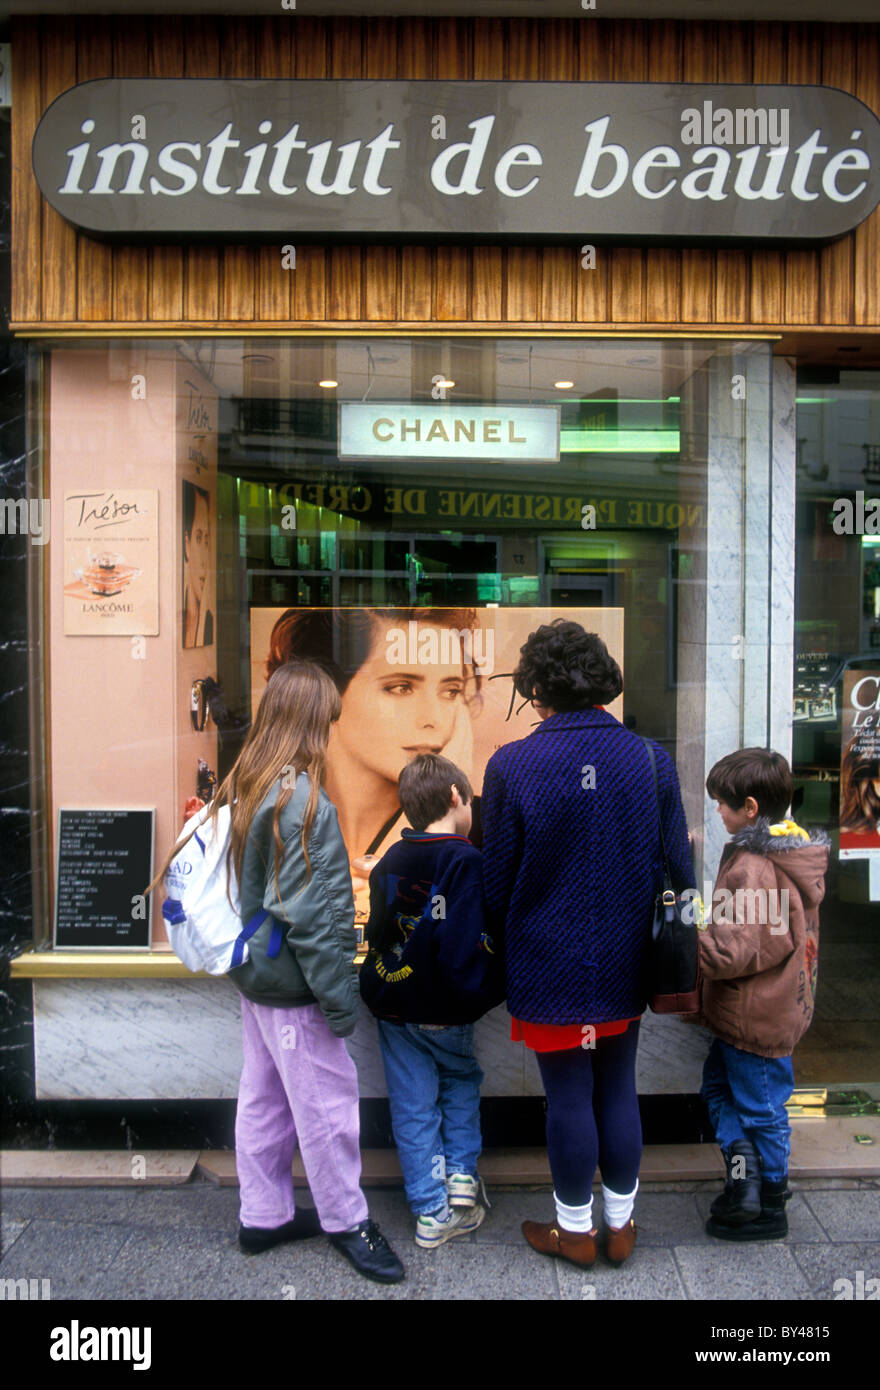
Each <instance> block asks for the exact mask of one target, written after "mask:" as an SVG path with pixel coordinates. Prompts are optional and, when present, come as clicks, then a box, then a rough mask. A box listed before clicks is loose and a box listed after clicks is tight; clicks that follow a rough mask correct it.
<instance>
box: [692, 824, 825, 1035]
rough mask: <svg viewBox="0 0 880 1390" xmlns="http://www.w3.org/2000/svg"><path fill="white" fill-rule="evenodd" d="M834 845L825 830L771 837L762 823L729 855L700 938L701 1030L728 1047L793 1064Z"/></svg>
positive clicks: (810, 996) (812, 981) (809, 998)
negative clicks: (807, 835)
mask: <svg viewBox="0 0 880 1390" xmlns="http://www.w3.org/2000/svg"><path fill="white" fill-rule="evenodd" d="M828 846H829V842H828V837H827V836H826V835H825V834H824V832H821V831H819V832H814V833H813V835H812V836H811V837H810V838H809V840H805V839H803V838H801V836H799V835H795V834H785V835H771V834H770V824H769V821H768V820H767V819H766V818H762V819H759V820H758V821H757V822H756V824H755V825H754V826H749V827H747V828H746V829H745V830H740V831H738V832H737V834H736V835H734V837H733V839H732V840H731V841H730V843H729V844H728V845H727V846H726V847H725V849H724V852H723V854H722V856H721V863H720V865H719V868H718V878H717V880H716V882H715V890H714V893H713V897H712V920H711V921H710V922H709V924H708V926H707V928H706V930H705V931H704V932H701V933H700V964H701V967H702V972H703V985H702V996H701V1008H700V1014H701V1017H700V1022H701V1023H704V1024H705V1026H706V1027H707V1028H710V1029H711V1030H712V1032H713V1033H714V1034H715V1035H716V1037H718V1038H720V1039H721V1040H722V1042H726V1043H730V1044H731V1046H733V1047H738V1048H740V1049H742V1050H743V1051H744V1052H755V1053H757V1054H758V1055H759V1056H761V1057H788V1056H790V1055H791V1053H792V1051H793V1049H794V1046H795V1044H796V1043H797V1042H798V1041H799V1039H800V1038H801V1037H803V1035H804V1033H805V1032H806V1031H807V1029H808V1028H809V1026H810V1022H811V1020H812V1017H813V1004H814V999H815V993H816V973H817V964H818V954H819V904H820V902H821V901H822V898H823V897H824V895H825V872H826V869H827V867H828ZM785 894H787V899H786V897H785V896H784V895H785Z"/></svg>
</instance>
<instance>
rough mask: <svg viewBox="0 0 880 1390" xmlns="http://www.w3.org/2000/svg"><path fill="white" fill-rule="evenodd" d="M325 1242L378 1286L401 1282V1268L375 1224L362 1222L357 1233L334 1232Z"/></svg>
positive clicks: (402, 1275) (373, 1222) (402, 1274)
mask: <svg viewBox="0 0 880 1390" xmlns="http://www.w3.org/2000/svg"><path fill="white" fill-rule="evenodd" d="M328 1239H329V1241H330V1244H331V1245H335V1246H336V1249H337V1250H339V1251H340V1252H341V1253H342V1254H343V1255H344V1256H345V1258H346V1259H347V1260H350V1261H351V1263H352V1264H353V1265H354V1267H355V1269H356V1270H357V1272H358V1274H363V1275H364V1277H365V1278H367V1279H375V1280H376V1282H377V1283H379V1284H399V1283H400V1281H401V1279H403V1277H404V1273H403V1265H402V1264H401V1263H400V1260H399V1259H398V1258H397V1256H396V1255H395V1253H394V1251H393V1250H392V1249H391V1246H390V1245H389V1244H388V1242H387V1240H386V1239H385V1237H384V1236H383V1234H382V1232H381V1231H380V1230H379V1227H378V1226H377V1225H376V1223H375V1221H369V1220H368V1221H362V1222H361V1224H360V1225H359V1226H358V1228H357V1230H356V1231H337V1232H334V1234H333V1235H331V1236H329V1237H328Z"/></svg>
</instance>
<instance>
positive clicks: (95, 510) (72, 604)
mask: <svg viewBox="0 0 880 1390" xmlns="http://www.w3.org/2000/svg"><path fill="white" fill-rule="evenodd" d="M158 521H159V494H158V492H157V491H156V490H155V489H152V488H100V489H96V490H95V491H93V492H65V494H64V599H65V602H64V633H65V636H68V637H83V636H89V637H94V636H102V637H106V636H140V637H155V636H157V634H158V632H159V525H158Z"/></svg>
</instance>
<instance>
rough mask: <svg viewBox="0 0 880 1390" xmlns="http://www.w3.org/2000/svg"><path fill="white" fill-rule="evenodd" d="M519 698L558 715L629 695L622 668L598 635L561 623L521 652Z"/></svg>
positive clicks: (516, 678) (540, 632) (536, 635)
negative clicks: (622, 694) (535, 703)
mask: <svg viewBox="0 0 880 1390" xmlns="http://www.w3.org/2000/svg"><path fill="white" fill-rule="evenodd" d="M513 684H514V686H515V687H516V691H517V694H519V695H521V696H522V698H523V699H524V700H531V699H536V700H537V701H538V703H539V704H541V705H546V706H547V707H548V708H550V709H553V710H574V709H587V708H589V706H590V705H605V704H607V703H608V701H609V700H613V699H615V698H616V697H617V696H618V695H619V694H620V692H621V691H622V690H623V676H622V675H621V672H620V667H619V666H618V664H617V662H616V661H615V660H614V657H613V656H611V655H610V653H609V651H608V648H607V647H606V646H605V643H604V642H603V641H602V638H601V637H599V636H598V635H597V634H596V633H595V632H586V631H585V630H584V628H582V627H581V625H580V623H573V622H568V621H567V620H566V619H565V618H557V619H556V621H555V622H552V623H544V624H543V625H542V626H541V627H539V628H538V629H537V630H536V631H535V632H533V633H532V634H531V635H530V636H529V638H528V640H527V641H526V642H525V644H524V645H523V646H522V647H521V648H520V654H519V662H518V664H517V668H516V670H515V671H514V673H513Z"/></svg>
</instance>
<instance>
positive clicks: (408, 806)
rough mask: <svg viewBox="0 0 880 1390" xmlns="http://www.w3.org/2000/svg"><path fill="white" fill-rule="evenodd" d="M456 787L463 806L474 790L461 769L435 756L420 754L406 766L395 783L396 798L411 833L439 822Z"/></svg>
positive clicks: (471, 799) (471, 797)
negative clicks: (436, 821)
mask: <svg viewBox="0 0 880 1390" xmlns="http://www.w3.org/2000/svg"><path fill="white" fill-rule="evenodd" d="M453 787H455V788H456V789H457V791H458V794H459V796H460V797H461V799H462V801H463V802H465V804H468V803H469V802H471V801H473V799H474V789H473V787H472V786H471V784H470V782H469V781H468V779H467V777H466V776H465V774H464V773H463V772H462V770H461V768H460V767H456V765H455V763H452V762H450V761H449V759H448V758H441V757H440V756H439V754H437V753H420V754H419V755H418V756H417V757H415V758H413V760H412V762H410V763H407V765H406V767H405V768H404V769H403V771H402V772H401V774H400V776H399V777H398V779H397V795H398V797H399V798H400V804H401V806H402V807H403V812H404V815H405V816H406V818H407V820H408V821H409V823H410V825H411V826H412V828H413V830H424V829H425V827H426V826H428V825H433V823H434V821H435V820H442V819H443V817H444V816H445V815H446V813H447V811H448V810H449V809H450V807H451V806H452V788H453Z"/></svg>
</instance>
